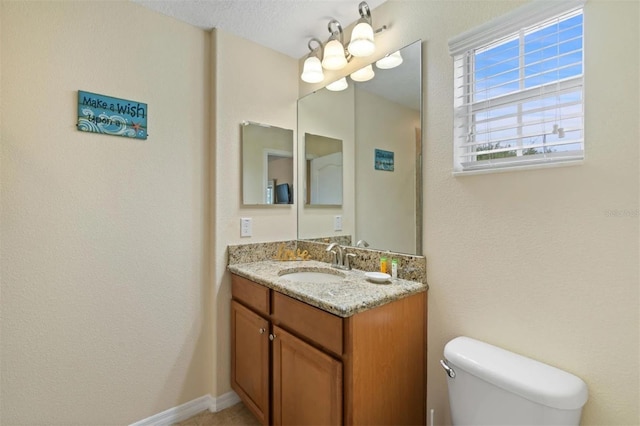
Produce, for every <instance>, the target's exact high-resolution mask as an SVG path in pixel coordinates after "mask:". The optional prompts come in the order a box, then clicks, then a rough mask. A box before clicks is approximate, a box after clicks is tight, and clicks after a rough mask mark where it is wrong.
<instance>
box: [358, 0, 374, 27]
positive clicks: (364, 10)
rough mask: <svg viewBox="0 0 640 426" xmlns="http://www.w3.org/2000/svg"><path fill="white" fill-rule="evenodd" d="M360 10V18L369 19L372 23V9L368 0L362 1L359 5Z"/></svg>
mask: <svg viewBox="0 0 640 426" xmlns="http://www.w3.org/2000/svg"><path fill="white" fill-rule="evenodd" d="M358 12H359V13H360V19H364V20H365V21H367V23H368V24H369V25H371V9H369V5H368V4H367V2H366V1H363V2H360V4H359V5H358Z"/></svg>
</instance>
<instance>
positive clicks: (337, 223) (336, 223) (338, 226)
mask: <svg viewBox="0 0 640 426" xmlns="http://www.w3.org/2000/svg"><path fill="white" fill-rule="evenodd" d="M333 230H334V231H342V216H341V215H337V216H334V217H333Z"/></svg>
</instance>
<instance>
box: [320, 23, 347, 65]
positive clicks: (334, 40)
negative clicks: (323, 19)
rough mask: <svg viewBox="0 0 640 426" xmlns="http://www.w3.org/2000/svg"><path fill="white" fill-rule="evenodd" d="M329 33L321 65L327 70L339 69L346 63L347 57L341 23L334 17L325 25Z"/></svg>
mask: <svg viewBox="0 0 640 426" xmlns="http://www.w3.org/2000/svg"><path fill="white" fill-rule="evenodd" d="M327 28H328V29H329V33H330V34H331V36H330V37H329V41H328V42H327V44H326V45H325V46H324V57H323V58H322V67H323V68H324V69H327V70H339V69H342V68H344V67H345V66H346V65H347V57H346V55H345V50H344V36H343V33H342V25H340V22H338V21H337V20H335V19H332V20H330V21H329V24H328V25H327Z"/></svg>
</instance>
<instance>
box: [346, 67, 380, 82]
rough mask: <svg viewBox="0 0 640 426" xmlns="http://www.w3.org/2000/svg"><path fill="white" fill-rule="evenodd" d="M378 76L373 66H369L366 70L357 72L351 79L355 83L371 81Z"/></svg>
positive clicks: (362, 69) (361, 69)
mask: <svg viewBox="0 0 640 426" xmlns="http://www.w3.org/2000/svg"><path fill="white" fill-rule="evenodd" d="M374 75H376V73H375V72H373V67H372V66H371V64H369V65H367V66H366V67H364V68H360V69H359V70H358V71H355V72H353V73H352V74H351V79H352V80H353V81H360V82H362V81H369V80H371V79H372V78H373V76H374Z"/></svg>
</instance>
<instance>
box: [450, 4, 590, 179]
mask: <svg viewBox="0 0 640 426" xmlns="http://www.w3.org/2000/svg"><path fill="white" fill-rule="evenodd" d="M585 3H586V0H568V1H562V2H551V3H549V2H542V1H533V2H531V3H529V4H526V5H524V6H523V7H520V8H518V9H516V10H514V11H512V12H510V13H508V14H506V15H503V16H501V17H499V18H496V19H494V20H492V21H489V22H487V23H485V24H483V25H481V26H479V27H477V28H475V29H472V30H470V31H467V32H465V33H463V34H460V35H459V36H457V37H454V38H453V39H451V40H450V41H449V50H450V54H451V56H452V57H453V65H454V135H453V136H454V149H453V154H454V158H453V167H454V171H453V173H454V175H462V174H464V175H466V174H475V173H488V172H496V171H507V170H517V169H522V168H526V169H529V168H533V167H550V166H561V165H562V166H564V165H576V164H582V162H583V159H584V4H585ZM571 13H576V14H577V13H582V16H583V21H582V24H581V25H582V34H581V36H580V37H581V38H582V48H581V53H582V58H581V61H580V64H581V66H582V73H581V74H580V75H578V76H572V77H568V78H564V79H559V80H553V81H551V82H548V83H543V84H540V85H535V86H533V87H526V84H525V79H526V78H527V76H526V73H525V67H526V63H525V61H524V56H525V54H526V52H525V49H524V39H525V36H526V35H527V34H530V33H532V32H533V31H534V30H532V29H533V28H535V27H536V26H540V27H541V28H544V27H543V25H544V24H545V23H546V22H548V21H550V20H552V19H554V18H558V17H561V16H563V15H567V14H571ZM535 31H537V30H535ZM513 40H517V41H518V49H519V52H518V55H517V58H518V60H519V64H518V68H517V71H518V79H517V82H518V89H517V90H515V91H512V92H510V93H505V94H501V95H499V96H493V97H489V98H486V99H483V100H479V101H475V102H474V101H473V99H472V98H473V96H474V94H476V93H479V91H478V90H476V86H475V83H476V81H475V79H476V72H475V71H476V70H475V55H476V54H477V52H478V51H481V50H483V49H486V50H487V51H488V50H490V49H491V48H493V47H496V46H500V45H503V44H506V43H507V42H509V41H513ZM578 91H579V93H580V100H579V102H578V103H576V105H580V106H581V109H580V111H581V114H579V115H578V116H576V117H573V118H577V117H579V118H580V119H581V120H582V127H581V128H580V132H581V133H580V136H581V137H580V138H579V139H575V144H580V146H581V149H579V150H577V149H576V150H569V151H559V152H544V153H540V154H532V155H522V150H526V149H528V148H529V147H528V146H526V145H523V138H524V135H523V134H522V127H524V126H526V125H529V126H530V125H531V124H529V123H523V122H522V121H521V120H522V117H523V116H524V115H525V113H524V112H523V111H522V110H521V108H522V105H523V103H524V102H526V101H527V100H529V99H540V100H544V97H545V96H549V95H551V96H553V95H554V94H564V93H573V92H576V93H577V92H578ZM497 106H515V107H517V108H518V112H517V113H516V115H514V117H516V119H517V120H518V122H519V123H521V124H518V125H516V126H510V127H509V128H511V129H514V130H516V131H517V132H518V135H517V143H518V146H516V147H513V146H507V147H504V148H498V150H496V151H492V153H499V152H509V151H519V152H517V153H516V155H515V156H506V157H505V158H498V159H495V158H494V159H491V160H480V161H477V160H476V157H477V156H478V155H482V154H475V152H474V151H472V150H470V149H472V148H471V147H473V146H481V145H483V144H488V143H493V142H494V141H495V139H494V140H489V141H484V142H483V141H478V140H476V139H475V135H474V133H475V131H474V129H475V125H476V123H477V121H475V119H474V117H475V116H476V114H478V113H481V112H483V111H484V112H490V111H491V108H496V107H497ZM558 108H559V107H558ZM530 113H531V112H527V114H530ZM529 136H531V135H527V137H529ZM535 136H543V138H544V139H543V140H546V137H545V136H546V135H544V134H540V135H535ZM506 140H516V138H514V137H510V138H508V139H505V141H506ZM465 141H466V142H465ZM569 141H571V139H570V140H569ZM557 145H570V143H568V142H566V141H565V142H558V143H557ZM546 146H553V145H552V144H549V145H545V142H543V151H544V150H545V149H546ZM534 147H536V145H535V144H534ZM537 147H539V145H538V146H537ZM463 158H466V159H468V160H466V161H464V160H462V159H463Z"/></svg>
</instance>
